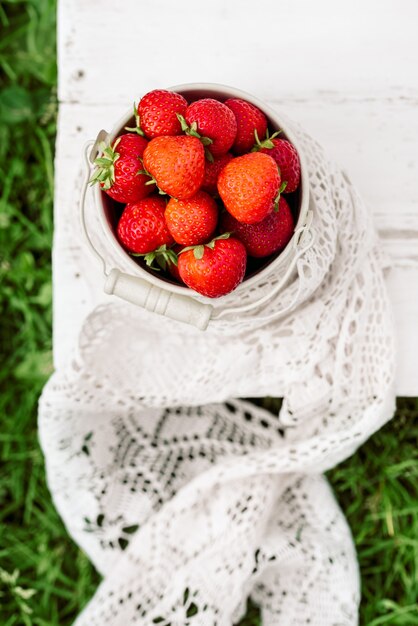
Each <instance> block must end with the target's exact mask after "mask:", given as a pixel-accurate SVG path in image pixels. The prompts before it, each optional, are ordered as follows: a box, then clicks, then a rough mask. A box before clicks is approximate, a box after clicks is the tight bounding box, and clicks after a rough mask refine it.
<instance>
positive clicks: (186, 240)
mask: <svg viewBox="0 0 418 626" xmlns="http://www.w3.org/2000/svg"><path fill="white" fill-rule="evenodd" d="M165 221H166V223H167V227H168V230H169V231H170V233H171V236H172V237H173V239H174V240H175V241H176V242H177V243H181V244H183V245H185V246H195V245H198V244H201V243H205V241H208V239H210V238H211V236H212V235H213V233H214V232H215V228H216V224H217V221H218V207H217V204H216V202H215V200H214V199H213V198H212V197H211V196H210V195H209V194H207V193H205V192H204V191H198V192H197V193H196V194H195V195H194V196H192V197H191V198H189V199H188V200H176V199H175V198H171V199H170V200H169V202H168V204H167V208H166V210H165Z"/></svg>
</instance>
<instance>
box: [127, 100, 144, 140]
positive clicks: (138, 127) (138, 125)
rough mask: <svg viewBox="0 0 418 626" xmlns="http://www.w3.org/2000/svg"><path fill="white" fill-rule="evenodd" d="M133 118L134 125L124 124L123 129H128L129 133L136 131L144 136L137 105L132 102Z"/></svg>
mask: <svg viewBox="0 0 418 626" xmlns="http://www.w3.org/2000/svg"><path fill="white" fill-rule="evenodd" d="M134 118H135V126H125V130H129V131H130V132H131V133H138V135H141V137H145V133H144V131H143V130H142V128H141V118H140V117H139V113H138V107H137V105H136V103H135V102H134Z"/></svg>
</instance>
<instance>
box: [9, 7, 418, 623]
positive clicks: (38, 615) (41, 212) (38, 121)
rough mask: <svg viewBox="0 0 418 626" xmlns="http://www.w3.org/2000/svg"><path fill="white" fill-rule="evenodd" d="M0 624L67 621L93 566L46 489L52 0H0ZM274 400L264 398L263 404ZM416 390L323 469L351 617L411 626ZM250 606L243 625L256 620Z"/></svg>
mask: <svg viewBox="0 0 418 626" xmlns="http://www.w3.org/2000/svg"><path fill="white" fill-rule="evenodd" d="M0 24H1V28H2V33H3V36H2V39H1V40H0V64H1V68H2V71H1V75H0V176H1V177H0V180H1V186H0V197H1V200H0V202H1V205H0V307H1V330H0V342H1V354H2V357H3V358H2V367H1V368H0V410H1V415H2V427H1V431H0V449H1V468H0V568H1V569H0V623H1V624H2V625H4V626H11V625H12V624H14V625H19V626H20V625H21V624H24V625H31V624H37V625H44V626H46V625H48V626H58V625H60V626H61V625H66V624H71V623H72V621H73V620H74V618H75V616H76V615H77V614H78V612H79V611H80V609H81V608H82V607H83V606H84V604H85V603H86V602H87V600H88V599H89V598H90V597H91V595H92V594H93V593H94V590H95V588H96V586H97V583H98V581H99V577H98V575H97V574H96V573H95V571H94V569H93V567H92V566H91V565H90V563H89V561H88V560H87V558H86V557H85V555H84V554H83V553H82V552H81V551H80V550H79V549H78V548H77V547H76V546H75V545H74V544H73V542H72V541H71V540H70V539H69V538H68V536H67V534H66V532H65V529H64V527H63V525H62V523H61V521H60V519H59V517H58V515H57V513H56V512H55V509H54V507H53V504H52V502H51V499H50V496H49V493H48V490H47V487H46V484H45V476H44V464H43V458H42V454H41V452H40V449H39V445H38V442H37V435H36V408H37V399H38V396H39V393H40V391H41V388H42V386H43V384H44V382H45V380H46V379H47V377H48V375H49V374H50V372H51V264H50V246H51V235H52V197H53V196H52V194H53V150H54V139H55V121H56V110H57V108H56V92H55V89H56V67H55V35H54V33H55V6H54V2H53V0H33V1H32V2H30V1H26V2H2V3H0ZM273 404H274V403H273ZM417 416H418V401H417V400H413V399H411V400H405V399H404V400H399V401H398V410H397V413H396V417H395V419H394V420H393V421H392V422H391V423H390V424H389V425H387V426H386V427H385V428H384V429H383V430H382V431H380V432H379V433H377V434H376V435H375V436H374V437H373V438H372V439H371V440H370V441H369V442H368V443H367V444H366V445H365V446H363V448H362V449H361V450H360V451H359V452H358V453H357V454H356V455H355V456H353V457H352V458H351V459H349V460H348V461H347V462H345V463H344V464H342V465H341V466H339V467H338V468H336V469H335V470H333V471H332V472H330V473H329V477H330V480H331V482H332V484H333V486H334V488H335V490H336V493H337V496H338V499H339V501H340V503H341V505H342V507H343V509H344V511H345V513H346V515H347V518H348V520H349V523H350V525H351V528H352V530H353V534H354V538H355V541H356V545H357V550H358V555H359V560H360V567H361V573H362V584H363V604H362V609H361V622H362V624H365V625H366V624H367V625H368V626H379V625H381V624H386V625H388V626H398V625H404V626H413V625H414V624H417V625H418V605H417V591H418V582H417V570H418V567H417V566H418V505H417V496H418V493H417V491H418V489H417V485H418V480H417V479H418V456H417V450H416V442H417V440H418V422H417ZM259 623H260V621H259V618H258V612H257V609H256V608H255V607H251V608H250V610H249V613H248V615H247V617H246V618H245V620H244V621H243V622H242V624H245V625H246V626H255V625H256V624H259Z"/></svg>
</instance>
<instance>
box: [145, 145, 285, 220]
mask: <svg viewBox="0 0 418 626" xmlns="http://www.w3.org/2000/svg"><path fill="white" fill-rule="evenodd" d="M147 149H148V148H147ZM145 154H146V151H145ZM218 191H219V195H220V196H221V198H222V200H223V202H224V204H225V207H226V209H227V210H228V211H229V213H231V215H233V216H234V217H235V218H236V219H237V220H238V221H239V222H243V223H244V224H255V223H257V222H261V220H262V219H264V218H265V217H266V216H267V215H268V214H269V213H271V212H272V211H273V208H274V206H275V203H277V202H278V194H279V193H280V174H279V170H278V168H277V165H276V163H275V161H274V159H272V158H271V157H270V156H268V155H267V154H261V153H260V152H253V153H249V154H244V155H243V156H239V157H236V158H235V159H233V160H232V161H230V162H229V163H228V165H226V166H225V167H224V169H223V170H222V172H221V173H220V174H219V178H218Z"/></svg>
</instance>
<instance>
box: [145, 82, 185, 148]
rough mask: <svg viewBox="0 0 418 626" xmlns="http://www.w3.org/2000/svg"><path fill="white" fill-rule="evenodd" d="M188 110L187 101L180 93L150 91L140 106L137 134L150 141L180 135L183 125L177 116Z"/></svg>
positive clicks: (160, 90) (159, 90)
mask: <svg viewBox="0 0 418 626" xmlns="http://www.w3.org/2000/svg"><path fill="white" fill-rule="evenodd" d="M186 109H187V100H185V99H184V98H183V96H181V95H180V94H179V93H175V92H174V91H167V90H165V89H154V91H149V92H148V93H146V94H145V96H143V97H142V98H141V100H140V102H139V104H138V119H137V120H136V121H137V132H139V133H140V134H141V133H142V134H145V135H146V136H147V137H149V138H150V139H154V138H155V137H162V136H165V135H180V133H181V125H180V122H179V120H178V119H177V114H179V115H184V114H185V112H186ZM135 117H136V116H135Z"/></svg>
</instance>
